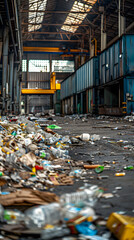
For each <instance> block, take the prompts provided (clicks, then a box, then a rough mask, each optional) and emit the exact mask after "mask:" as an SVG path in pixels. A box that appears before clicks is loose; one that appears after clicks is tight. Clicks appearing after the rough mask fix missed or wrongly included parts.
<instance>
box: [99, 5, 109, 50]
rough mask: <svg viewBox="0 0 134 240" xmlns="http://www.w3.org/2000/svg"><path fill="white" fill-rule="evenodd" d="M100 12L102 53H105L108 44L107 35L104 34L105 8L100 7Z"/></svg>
mask: <svg viewBox="0 0 134 240" xmlns="http://www.w3.org/2000/svg"><path fill="white" fill-rule="evenodd" d="M99 11H100V12H101V51H103V50H104V49H105V48H106V44H107V35H106V32H104V7H102V6H100V7H99Z"/></svg>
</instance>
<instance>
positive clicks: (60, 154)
mask: <svg viewBox="0 0 134 240" xmlns="http://www.w3.org/2000/svg"><path fill="white" fill-rule="evenodd" d="M50 150H51V151H52V154H53V156H54V157H56V158H68V157H69V156H68V154H69V152H68V150H62V149H59V148H54V147H50Z"/></svg>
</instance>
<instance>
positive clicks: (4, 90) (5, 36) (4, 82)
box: [2, 27, 9, 114]
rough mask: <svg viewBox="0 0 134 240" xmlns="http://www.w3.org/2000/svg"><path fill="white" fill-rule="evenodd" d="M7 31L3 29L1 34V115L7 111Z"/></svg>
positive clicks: (6, 28)
mask: <svg viewBox="0 0 134 240" xmlns="http://www.w3.org/2000/svg"><path fill="white" fill-rule="evenodd" d="M8 34H9V29H8V27H5V29H4V34H3V73H2V98H3V106H2V113H3V114H5V113H6V111H7V102H6V83H7V79H8V46H9V35H8Z"/></svg>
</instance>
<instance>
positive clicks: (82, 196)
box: [60, 185, 100, 207]
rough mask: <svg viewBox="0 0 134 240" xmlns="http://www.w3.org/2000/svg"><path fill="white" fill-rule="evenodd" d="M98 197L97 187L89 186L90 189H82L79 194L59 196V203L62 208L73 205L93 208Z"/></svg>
mask: <svg viewBox="0 0 134 240" xmlns="http://www.w3.org/2000/svg"><path fill="white" fill-rule="evenodd" d="M99 196H100V191H99V188H98V186H96V185H91V186H90V187H88V188H86V189H83V190H82V191H79V192H73V193H65V194H63V195H61V197H60V202H61V205H62V206H64V205H66V204H71V203H72V204H74V205H75V206H86V205H87V206H91V207H92V206H94V205H95V203H96V201H97V199H98V197H99Z"/></svg>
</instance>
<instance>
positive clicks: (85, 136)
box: [80, 133, 90, 141]
mask: <svg viewBox="0 0 134 240" xmlns="http://www.w3.org/2000/svg"><path fill="white" fill-rule="evenodd" d="M80 139H81V140H82V141H89V140H90V134H88V133H83V134H81V136H80Z"/></svg>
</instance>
